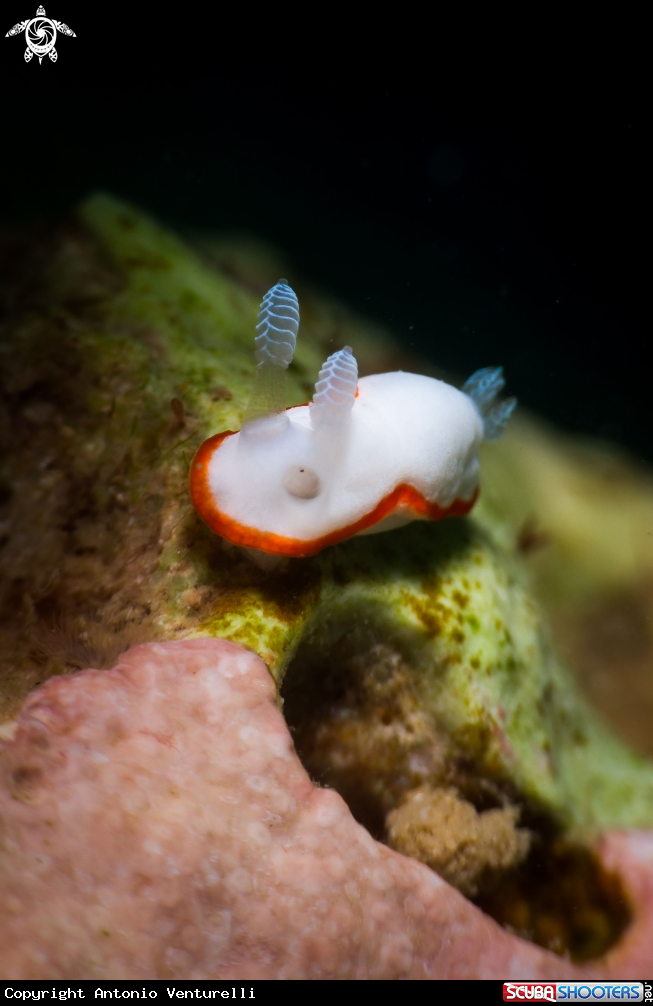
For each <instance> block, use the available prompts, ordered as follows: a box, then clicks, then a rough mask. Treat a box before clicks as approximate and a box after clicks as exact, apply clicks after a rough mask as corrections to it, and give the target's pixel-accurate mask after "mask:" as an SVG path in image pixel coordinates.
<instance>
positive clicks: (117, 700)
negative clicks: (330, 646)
mask: <svg viewBox="0 0 653 1006" xmlns="http://www.w3.org/2000/svg"><path fill="white" fill-rule="evenodd" d="M275 697H276V691H275V686H274V682H273V680H272V677H271V676H270V674H269V672H268V670H267V668H266V667H265V665H264V664H263V663H262V661H261V660H260V659H259V658H258V657H256V656H255V655H254V654H252V653H250V652H247V651H245V650H242V649H240V648H239V647H237V646H235V645H233V644H232V643H229V642H226V641H216V640H204V639H199V640H190V641H184V642H175V643H162V644H148V645H143V646H138V647H136V648H134V649H132V650H130V651H129V652H128V653H127V654H126V655H125V656H124V657H123V659H122V661H121V663H120V664H119V665H118V666H117V667H115V668H114V669H113V670H111V671H93V670H90V671H83V672H81V673H79V674H76V675H74V676H72V677H59V678H53V679H51V680H50V681H48V682H47V683H46V684H45V685H44V686H43V687H42V688H40V689H39V690H38V691H36V692H34V693H33V694H32V695H31V696H30V697H29V698H28V700H27V701H26V703H25V705H24V707H23V710H22V711H21V713H20V715H19V717H18V718H17V720H15V721H14V722H13V723H12V724H4V725H3V729H2V737H3V740H2V741H0V821H1V822H2V846H1V849H0V902H1V903H2V911H0V935H1V939H0V974H2V975H3V977H10V978H12V979H20V978H23V979H36V978H107V979H118V978H171V977H178V978H194V979H203V978H237V979H239V980H240V979H302V980H306V979H328V978H335V979H397V978H409V979H428V978H468V977H469V978H499V977H503V978H508V977H512V978H516V977H522V978H526V977H528V978H536V977H541V978H544V977H546V978H554V977H563V976H564V977H570V976H571V974H578V975H581V974H589V973H590V972H589V971H588V969H587V968H584V969H582V970H581V969H579V968H575V967H574V966H572V965H570V964H569V963H568V962H565V961H562V960H561V959H560V958H558V957H555V956H554V955H553V954H550V953H548V952H547V951H544V950H541V949H540V948H538V947H535V946H532V945H529V944H527V943H525V942H524V941H522V940H520V939H518V938H516V937H514V936H511V935H509V934H508V933H506V932H504V931H503V930H501V929H500V928H499V926H498V925H497V924H496V923H494V922H493V921H492V920H491V919H489V918H487V917H486V916H484V915H483V914H482V913H481V912H480V911H479V910H478V909H476V908H475V907H474V906H472V905H470V904H469V902H467V901H465V899H464V898H463V897H462V895H460V894H459V893H458V892H457V891H455V890H454V889H453V888H451V887H449V886H448V885H447V884H446V883H445V882H444V881H443V880H442V879H440V878H439V877H438V876H437V875H436V874H435V873H433V872H431V870H429V869H428V868H427V867H426V866H424V865H423V864H421V863H418V862H415V861H413V860H410V859H408V858H406V857H404V856H401V855H399V854H398V853H396V852H393V851H391V850H390V849H388V848H386V847H384V846H383V845H380V844H379V843H377V842H375V841H374V840H373V839H372V838H371V837H370V835H369V834H368V833H367V832H366V831H365V829H364V828H362V827H361V826H360V825H358V824H357V823H356V822H355V821H354V819H353V818H352V816H351V814H350V812H349V810H348V808H347V806H346V805H345V803H344V802H343V800H342V799H341V798H340V797H339V796H338V795H337V794H336V793H335V792H333V791H330V790H321V789H318V788H316V787H314V786H313V784H312V783H311V781H310V779H309V777H308V776H307V774H306V772H305V771H304V769H303V768H302V766H301V764H300V763H299V761H298V759H297V757H296V755H295V753H294V750H293V746H292V741H291V738H290V735H289V733H288V730H287V728H286V725H285V723H284V721H283V718H282V716H281V714H280V712H279V710H278V708H277V706H276V704H275ZM604 855H605V857H606V860H607V861H608V862H609V864H610V866H611V867H612V868H613V869H617V870H620V871H621V872H622V874H623V876H624V882H625V883H626V885H627V886H628V887H629V889H630V890H631V894H632V895H633V897H635V896H636V897H637V898H638V907H637V909H636V913H635V915H636V918H635V923H634V925H633V927H632V928H631V931H630V933H629V934H628V935H627V936H626V938H625V940H624V941H623V943H622V945H621V946H620V947H617V948H615V949H614V950H613V951H612V952H611V954H610V955H609V958H608V961H607V963H605V965H601V966H599V965H597V967H596V968H595V969H594V971H593V972H592V973H593V974H596V975H597V976H598V975H603V974H606V975H607V974H614V975H615V976H616V977H619V978H626V977H627V976H632V977H636V975H637V974H639V973H640V972H641V971H642V970H644V964H645V963H646V962H647V958H646V957H645V956H644V955H645V953H646V952H647V946H648V947H650V941H651V937H652V935H653V934H652V933H651V929H652V928H653V927H652V925H651V921H650V919H651V911H650V908H651V906H652V904H653V840H652V839H651V837H650V836H647V835H635V836H626V835H616V836H614V837H613V838H611V839H606V843H605V850H604ZM635 892H638V893H637V894H635ZM647 909H648V913H647Z"/></svg>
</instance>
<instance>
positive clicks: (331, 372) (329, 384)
mask: <svg viewBox="0 0 653 1006" xmlns="http://www.w3.org/2000/svg"><path fill="white" fill-rule="evenodd" d="M357 386H358V364H357V363H356V357H355V356H354V354H353V353H352V351H351V347H350V346H345V348H344V349H339V350H338V352H337V353H332V354H331V356H330V357H329V358H328V359H327V360H326V362H325V363H323V364H322V368H321V370H320V374H319V377H318V380H317V384H316V385H315V395H314V396H313V401H312V403H311V424H312V426H313V429H322V428H325V427H328V426H336V425H340V424H341V423H343V422H345V421H346V420H348V419H349V418H350V416H351V410H352V408H353V405H354V399H355V398H356V388H357Z"/></svg>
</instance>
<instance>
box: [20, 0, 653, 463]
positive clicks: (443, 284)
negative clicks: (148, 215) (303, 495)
mask: <svg viewBox="0 0 653 1006" xmlns="http://www.w3.org/2000/svg"><path fill="white" fill-rule="evenodd" d="M10 6H11V11H10V10H9V9H7V12H6V13H5V14H4V15H3V16H4V18H5V20H7V25H6V29H8V28H9V27H10V26H11V24H12V23H13V21H12V17H13V20H14V21H15V20H19V19H20V18H22V17H26V16H29V15H30V12H29V10H27V11H24V10H23V8H22V7H20V9H19V6H20V5H16V4H13V3H12V5H10ZM23 6H24V5H23ZM61 6H62V9H61V10H60V11H58V12H57V11H54V10H53V16H54V14H56V15H57V16H58V17H60V18H61V19H65V20H66V21H67V22H68V23H70V24H71V26H72V27H73V29H74V30H75V31H76V33H77V38H76V39H66V38H63V39H61V38H60V40H59V42H58V49H59V60H58V62H57V63H56V64H52V63H50V62H49V61H47V60H46V61H45V62H44V63H43V65H41V66H39V65H38V62H37V61H36V60H33V61H32V62H31V63H30V64H25V63H24V61H23V59H22V51H23V49H24V43H23V41H22V39H16V38H14V39H5V38H2V39H1V40H0V41H1V43H2V60H1V66H2V75H3V80H2V83H3V94H4V97H5V102H4V105H5V120H4V121H5V126H4V131H5V139H6V145H5V154H4V156H3V159H2V166H1V172H2V174H1V177H2V191H3V194H4V199H3V204H2V217H3V218H4V220H5V221H7V222H11V221H17V220H24V219H30V218H34V217H39V216H43V215H47V214H56V213H59V212H61V211H63V210H65V209H66V207H68V206H70V204H72V203H73V202H74V201H76V200H77V199H79V198H81V197H82V196H83V195H84V194H86V193H87V192H88V191H90V190H92V189H94V188H98V187H101V188H105V189H108V190H110V191H113V192H115V193H116V194H118V195H121V196H123V197H126V198H128V199H130V200H133V201H135V202H137V203H140V204H141V205H143V206H145V207H147V208H148V209H150V210H151V211H153V212H154V213H156V214H158V215H159V216H161V217H162V218H163V219H165V220H167V221H168V222H170V223H172V224H173V225H175V226H178V227H180V228H182V229H191V228H196V229H197V228H200V229H203V230H230V231H233V230H238V231H246V232H251V233H254V234H257V235H259V236H261V237H263V238H265V239H267V240H270V241H271V242H273V243H274V244H276V245H278V246H279V247H280V248H282V249H283V250H284V251H285V252H286V254H287V256H288V258H289V259H290V261H291V262H294V263H295V266H296V268H297V270H298V272H299V273H301V274H302V275H303V276H305V277H306V278H308V279H309V280H311V281H312V282H314V283H315V284H316V285H318V286H321V287H322V288H324V289H326V290H329V291H331V292H332V293H334V294H336V295H337V296H340V297H342V298H343V299H344V300H346V301H348V302H349V303H350V304H351V305H353V306H354V307H356V308H357V309H359V310H360V311H361V312H362V313H365V314H367V315H370V316H372V317H374V318H377V319H379V320H380V321H381V322H383V323H384V324H386V325H388V326H389V327H390V328H391V329H392V330H393V331H394V332H395V334H396V335H397V336H398V337H399V338H400V339H401V340H403V341H404V342H405V344H406V345H408V346H409V347H412V348H413V349H414V350H415V351H416V352H418V353H421V354H424V355H426V356H428V357H430V358H431V359H432V360H433V361H435V362H436V363H438V364H439V365H441V366H443V367H445V368H447V369H449V370H450V371H451V372H453V373H455V374H458V375H460V376H466V375H467V374H469V373H471V372H472V371H473V370H475V369H476V368H478V367H481V366H487V365H491V364H497V363H501V364H503V365H504V366H505V368H506V373H507V378H508V389H507V390H508V391H509V393H511V394H516V395H517V396H518V397H519V399H520V401H521V402H522V403H524V404H525V405H527V406H528V407H529V408H531V409H533V410H535V411H537V412H540V413H541V414H543V415H545V416H547V417H548V418H550V419H551V420H553V421H554V422H556V423H558V424H559V425H560V426H562V427H564V428H566V429H568V430H570V431H576V432H581V433H585V434H590V435H593V436H599V437H602V438H605V439H609V440H612V441H614V442H617V443H620V444H622V445H624V446H625V447H627V448H628V449H629V450H630V451H631V452H632V454H633V455H635V456H636V457H638V458H640V459H647V460H649V461H653V445H652V444H651V438H650V434H649V426H650V418H649V417H650V404H649V403H650V377H649V374H648V365H647V347H648V342H649V328H650V325H649V322H648V317H647V311H646V307H647V306H648V305H645V296H646V294H645V289H646V283H647V268H648V266H647V251H646V244H645V242H646V225H645V224H644V223H643V219H642V218H643V215H644V204H645V191H646V188H645V184H646V183H645V173H644V172H645V163H646V159H645V152H644V151H645V147H644V144H645V142H646V140H645V135H644V134H645V129H644V117H643V112H644V109H643V102H644V98H643V97H642V95H643V94H644V93H645V89H643V87H642V82H641V80H640V71H639V68H638V64H637V60H636V59H635V58H633V59H628V53H627V52H624V51H623V50H622V49H619V48H618V45H617V42H615V41H614V40H613V41H612V42H610V40H606V41H605V43H604V47H603V48H602V49H600V50H599V51H597V50H596V47H593V46H591V45H589V44H587V41H586V40H582V39H581V38H580V37H579V38H578V39H576V40H572V44H567V43H566V42H565V41H564V38H558V39H557V40H556V39H555V38H553V40H552V42H551V44H550V45H548V46H545V50H546V51H542V52H539V53H538V51H536V50H534V49H533V48H532V45H531V41H532V40H530V41H528V42H527V39H526V37H524V39H523V40H522V42H523V44H518V45H514V44H513V42H512V41H511V40H510V39H507V40H504V42H503V44H502V46H501V47H500V48H496V44H495V42H494V41H492V40H491V39H489V38H488V41H487V46H486V47H485V49H483V46H481V52H480V54H479V52H475V53H471V52H468V50H467V45H466V38H465V36H464V35H461V36H460V37H457V38H455V39H453V40H452V39H451V38H448V37H447V36H446V33H445V34H442V33H441V34H440V35H437V36H434V38H433V41H432V43H429V42H427V44H426V45H425V46H421V47H420V48H419V49H416V50H415V53H414V54H413V53H412V49H411V44H410V38H411V36H410V32H408V34H407V35H406V36H405V37H404V40H403V41H402V42H399V43H397V45H396V46H395V48H394V49H393V50H388V51H387V52H386V53H385V54H384V53H379V52H376V54H374V45H372V44H370V47H369V51H363V50H361V49H360V47H359V49H358V50H356V48H355V47H353V48H352V49H350V50H347V51H345V50H344V49H343V51H340V50H339V49H338V46H337V45H335V46H334V44H333V43H332V42H330V43H324V44H321V43H320V40H319V39H318V37H317V35H316V34H315V24H314V23H312V24H313V27H311V26H310V25H309V24H308V23H307V24H305V25H304V26H303V27H301V25H300V26H299V28H298V26H297V24H296V25H295V30H299V29H300V28H301V30H300V33H299V35H298V36H297V37H295V38H294V41H293V42H292V44H291V41H290V40H288V42H287V44H286V46H285V48H284V46H283V45H281V44H280V43H278V42H275V40H274V38H271V39H270V44H269V45H267V46H266V45H265V43H266V39H267V36H266V31H267V26H266V27H265V28H263V27H261V28H260V30H257V22H256V17H254V16H253V15H252V21H251V23H250V24H248V25H247V27H246V28H243V27H241V28H239V29H234V28H233V27H230V26H229V24H228V23H226V22H225V23H224V24H222V23H221V22H220V21H219V17H218V16H217V14H216V12H218V13H219V9H218V8H217V7H211V8H209V7H208V6H207V5H204V6H205V7H206V10H205V11H204V15H205V19H204V20H202V18H201V17H200V18H198V16H196V14H195V8H193V7H189V8H188V10H186V11H184V12H183V15H182V14H181V13H180V12H178V14H177V15H176V16H174V17H173V16H170V17H164V16H163V14H161V13H159V14H157V16H156V18H155V20H154V21H152V17H153V15H152V13H151V12H150V13H149V14H148V12H147V11H145V10H144V11H142V12H141V13H140V15H138V17H140V20H138V19H137V15H136V14H134V12H133V11H132V12H131V13H129V15H127V14H125V12H123V13H122V16H121V15H120V14H119V13H117V12H116V8H115V7H114V8H111V10H106V11H104V12H103V13H102V17H101V18H100V15H99V13H98V11H95V10H91V9H90V8H89V7H88V5H87V6H86V7H83V6H82V5H81V4H69V5H68V6H67V7H66V4H65V2H62V5H61ZM64 7H66V10H64V9H63V8H64ZM202 10H204V8H202ZM209 10H210V12H211V17H213V20H212V21H211V20H206V18H207V17H208V14H207V12H208V11H209ZM48 13H50V12H49V11H48ZM314 14H315V17H318V14H319V12H318V11H317V9H316V11H315V12H314ZM14 15H15V16H14ZM284 16H285V17H290V19H291V20H292V18H291V16H290V15H289V14H288V12H285V14H284ZM148 17H149V21H148V20H147V18H148ZM334 17H335V15H334ZM216 18H217V22H216ZM216 24H217V26H216ZM153 25H154V28H156V32H155V31H154V28H153ZM6 29H3V32H2V34H3V35H4V30H6ZM423 29H424V26H420V25H415V28H414V39H415V42H417V41H419V40H420V37H421V36H422V35H423ZM515 30H516V31H517V37H519V31H520V29H519V26H517V27H516V29H515ZM523 30H524V31H525V29H523ZM153 32H154V34H153ZM157 32H158V34H157ZM562 35H563V36H564V33H562ZM153 39H154V41H153ZM568 41H569V40H568V39H567V42H568ZM576 43H577V44H576ZM611 45H612V49H611V48H610V46H611ZM606 47H607V49H606ZM372 56H374V58H372Z"/></svg>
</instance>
